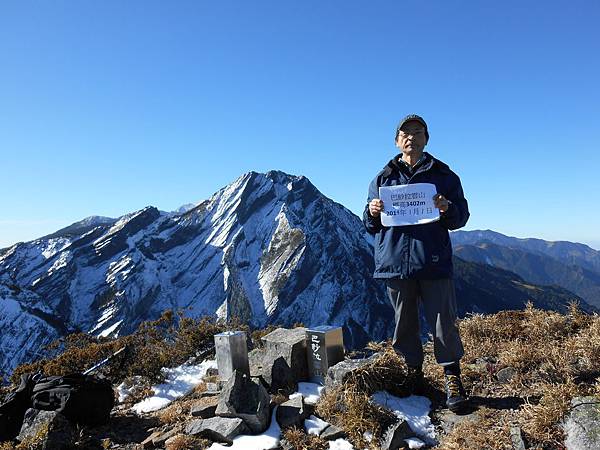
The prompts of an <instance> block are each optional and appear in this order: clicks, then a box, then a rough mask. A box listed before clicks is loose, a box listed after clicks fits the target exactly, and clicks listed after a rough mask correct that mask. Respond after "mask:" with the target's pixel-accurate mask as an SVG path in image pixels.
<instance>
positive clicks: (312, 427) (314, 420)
mask: <svg viewBox="0 0 600 450" xmlns="http://www.w3.org/2000/svg"><path fill="white" fill-rule="evenodd" d="M328 426H329V422H325V421H324V420H322V419H319V418H318V417H317V416H310V417H309V418H308V419H306V420H305V421H304V429H305V430H306V432H307V433H308V434H314V435H316V436H319V435H320V434H321V432H322V431H323V430H324V429H325V428H327V427H328Z"/></svg>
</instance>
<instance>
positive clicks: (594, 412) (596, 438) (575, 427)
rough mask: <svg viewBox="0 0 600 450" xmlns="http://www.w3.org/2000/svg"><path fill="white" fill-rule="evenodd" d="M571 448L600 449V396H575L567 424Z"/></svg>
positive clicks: (576, 449)
mask: <svg viewBox="0 0 600 450" xmlns="http://www.w3.org/2000/svg"><path fill="white" fill-rule="evenodd" d="M564 430H565V435H566V439H565V446H566V447H567V448H568V449H569V450H600V398H597V397H575V398H574V399H573V400H571V413H570V414H569V416H568V417H567V419H566V421H565V424H564Z"/></svg>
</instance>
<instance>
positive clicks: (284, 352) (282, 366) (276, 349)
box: [262, 327, 308, 393]
mask: <svg viewBox="0 0 600 450" xmlns="http://www.w3.org/2000/svg"><path fill="white" fill-rule="evenodd" d="M262 341H263V343H264V353H263V357H262V377H263V380H264V381H265V382H266V383H267V385H269V386H270V391H271V392H273V393H278V392H279V393H281V392H283V393H292V392H294V391H295V390H296V389H297V383H298V381H300V380H306V379H308V358H307V353H306V352H307V350H306V328H303V327H298V328H292V329H291V330H288V329H286V328H277V329H276V330H274V331H272V332H271V333H269V334H267V335H266V336H264V337H263V338H262Z"/></svg>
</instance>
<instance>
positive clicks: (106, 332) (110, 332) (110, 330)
mask: <svg viewBox="0 0 600 450" xmlns="http://www.w3.org/2000/svg"><path fill="white" fill-rule="evenodd" d="M122 323H123V321H122V320H119V321H118V322H117V323H115V324H113V325H111V326H110V327H108V328H107V329H106V330H103V331H102V332H101V333H100V334H99V335H98V337H108V336H111V335H113V333H115V331H116V330H117V328H119V327H120V326H121V324H122ZM118 335H119V333H118V332H117V333H115V334H114V337H118Z"/></svg>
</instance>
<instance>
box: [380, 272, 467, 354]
mask: <svg viewBox="0 0 600 450" xmlns="http://www.w3.org/2000/svg"><path fill="white" fill-rule="evenodd" d="M386 284H387V292H388V295H389V297H390V301H391V302H392V306H393V307H394V311H395V316H396V328H395V330H394V340H393V341H392V345H393V347H394V350H396V352H398V353H399V354H401V355H403V356H404V360H405V361H406V364H407V365H409V366H421V365H422V364H423V346H422V344H421V337H420V335H421V333H420V327H419V300H420V301H421V302H422V303H423V309H424V310H425V318H426V320H427V323H428V324H429V328H431V333H432V334H433V350H434V354H435V359H436V361H437V362H438V363H439V364H441V365H442V366H448V365H451V364H453V363H456V362H459V361H460V358H461V357H462V356H463V354H464V349H463V345H462V342H461V340H460V336H459V334H458V327H457V326H456V292H455V290H454V281H453V280H452V279H451V278H444V279H440V280H401V279H399V278H392V279H389V280H387V281H386Z"/></svg>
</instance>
